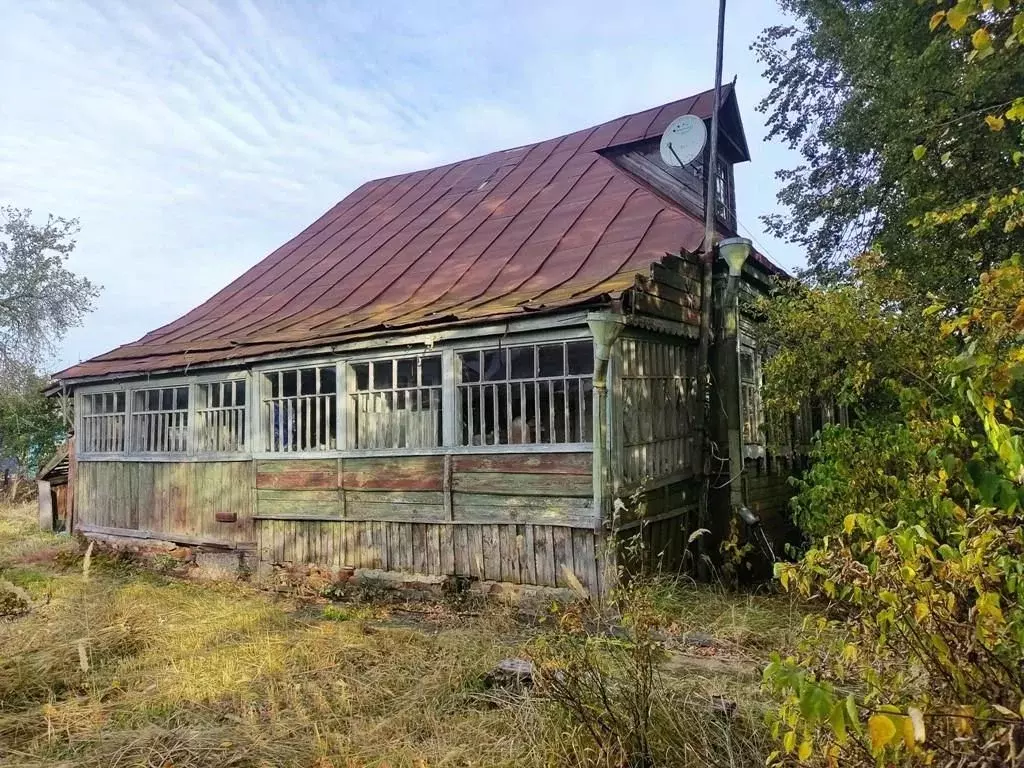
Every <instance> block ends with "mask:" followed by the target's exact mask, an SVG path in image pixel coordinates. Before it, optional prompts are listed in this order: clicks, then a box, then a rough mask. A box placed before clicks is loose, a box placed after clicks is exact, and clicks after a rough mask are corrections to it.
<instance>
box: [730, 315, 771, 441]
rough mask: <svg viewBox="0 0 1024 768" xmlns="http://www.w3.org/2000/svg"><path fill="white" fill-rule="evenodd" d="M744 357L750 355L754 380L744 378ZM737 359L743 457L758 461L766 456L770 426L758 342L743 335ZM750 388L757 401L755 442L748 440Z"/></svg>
mask: <svg viewBox="0 0 1024 768" xmlns="http://www.w3.org/2000/svg"><path fill="white" fill-rule="evenodd" d="M744 355H750V360H751V366H752V368H753V377H752V378H746V377H744V376H743V357H744ZM737 358H738V359H737V361H736V376H737V385H738V387H737V388H738V390H739V392H738V394H739V399H740V403H739V406H740V439H741V440H742V442H743V456H744V458H747V459H751V458H754V459H758V458H761V457H763V456H764V455H765V451H766V449H767V443H768V435H767V429H768V425H767V423H766V421H765V412H764V401H763V399H762V398H763V392H764V386H763V384H764V382H763V379H762V372H761V366H762V362H763V361H762V355H761V350H760V348H759V347H758V344H757V341H756V340H755V339H754V338H752V337H750V336H747V335H745V334H741V335H740V339H739V349H738V351H737ZM750 387H753V389H754V397H755V401H756V412H755V414H754V421H755V423H754V429H755V431H756V435H754V438H755V439H753V440H750V439H748V438H747V406H746V401H747V398H746V394H745V393H746V391H747V390H748V389H749V388H750Z"/></svg>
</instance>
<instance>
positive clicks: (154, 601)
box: [0, 509, 763, 768]
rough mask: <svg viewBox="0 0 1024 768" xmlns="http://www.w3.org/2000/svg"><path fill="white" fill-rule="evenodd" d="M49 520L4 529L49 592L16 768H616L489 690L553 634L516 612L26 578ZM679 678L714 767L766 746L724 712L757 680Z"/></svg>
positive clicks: (547, 717)
mask: <svg viewBox="0 0 1024 768" xmlns="http://www.w3.org/2000/svg"><path fill="white" fill-rule="evenodd" d="M31 511H32V510H31V509H25V510H21V511H20V513H19V514H20V515H21V517H22V521H21V522H20V523H18V522H12V521H11V520H10V518H9V517H8V518H4V517H3V516H4V515H9V514H10V513H9V512H3V513H0V519H5V525H4V527H3V528H0V568H4V567H6V568H7V570H8V571H9V572H16V573H17V574H19V575H18V577H17V578H19V579H21V580H22V581H23V582H24V583H26V584H27V585H28V588H30V589H31V590H33V592H34V594H33V603H32V607H31V610H30V611H29V612H28V613H27V614H26V615H24V616H21V617H18V618H15V619H10V620H6V621H0V766H5V767H6V766H19V767H20V766H25V767H26V768H34V767H36V766H39V767H41V766H68V768H70V767H71V766H96V767H97V768H99V767H100V766H102V768H126V767H127V766H150V765H152V766H161V767H162V766H168V765H170V766H174V767H175V768H190V767H191V766H197V767H198V766H242V767H247V766H252V767H253V768H269V767H270V766H275V767H276V766H296V767H298V766H304V767H315V768H359V767H361V766H390V767H391V768H399V767H400V766H405V767H408V768H414V767H417V768H420V767H422V766H513V765H514V766H538V767H539V766H553V765H565V764H577V765H602V763H601V762H600V757H599V755H597V754H596V753H595V752H593V751H592V750H590V749H589V744H590V741H589V737H588V735H587V734H586V733H584V732H583V731H581V729H580V726H579V724H578V723H576V722H574V721H573V720H572V719H571V718H567V717H566V716H565V714H564V712H563V711H562V710H561V709H560V708H559V707H558V706H557V705H556V704H555V703H554V702H553V701H552V700H551V699H549V698H548V697H547V696H546V695H545V694H544V692H543V691H539V692H538V691H531V690H526V691H502V690H497V691H495V690H489V689H487V687H486V685H484V684H483V682H482V680H483V678H484V676H485V675H486V673H487V672H489V671H490V670H491V669H492V668H493V667H494V665H495V664H496V663H497V662H498V661H499V660H500V659H502V658H505V657H509V656H523V655H525V654H527V653H528V652H529V648H530V646H531V644H532V643H534V642H535V641H536V640H537V638H538V637H541V636H543V635H544V634H545V633H549V632H551V631H552V629H551V628H549V627H548V626H547V625H541V626H540V627H538V626H536V625H535V624H530V623H521V622H517V620H516V618H515V615H514V613H513V612H512V611H510V610H509V609H507V608H502V607H500V606H479V605H474V606H473V610H472V611H462V612H460V611H459V610H457V609H455V608H453V607H452V606H451V605H448V604H445V603H444V602H442V603H439V604H437V605H432V604H418V605H400V604H398V603H396V602H395V601H394V600H393V599H389V600H388V601H385V602H382V603H374V602H372V601H371V600H369V599H360V600H358V601H355V602H349V603H340V604H326V605H325V604H323V603H322V602H321V603H314V604H310V602H309V601H308V600H299V599H297V598H293V597H289V596H281V595H278V594H270V593H265V592H259V591H256V590H254V589H252V588H249V587H247V586H243V585H235V584H227V583H218V584H197V583H191V582H188V581H182V580H176V579H172V578H168V577H166V576H162V575H159V574H156V573H153V572H151V571H147V570H140V569H139V568H138V567H136V566H134V565H132V564H131V563H127V562H121V561H120V560H116V561H109V562H108V560H106V559H104V558H101V557H93V558H91V562H90V567H89V574H88V577H87V578H86V577H85V576H84V575H83V572H82V562H81V558H80V557H79V558H77V565H76V566H75V567H62V566H60V565H58V564H54V563H53V562H52V560H51V564H50V565H47V564H45V563H43V562H34V561H33V564H32V565H31V566H27V565H14V566H12V565H11V559H10V558H11V555H12V553H15V556H16V557H18V558H22V557H24V556H25V555H26V554H31V552H32V551H33V550H32V546H30V545H29V544H26V543H24V542H21V543H19V542H15V541H12V540H11V537H12V536H14V537H19V536H24V537H25V538H26V539H27V540H28V541H30V542H34V545H33V546H35V547H36V548H37V550H38V549H40V548H52V547H53V546H54V539H56V538H57V537H52V536H47V535H46V534H38V535H37V533H36V532H33V531H32V530H31V529H32V527H33V525H34V520H32V519H31V518H29V513H30V512H31ZM58 544H59V546H60V547H61V550H60V551H66V550H65V549H63V548H64V547H66V546H67V545H66V544H64V543H63V542H58ZM30 559H31V558H30ZM61 560H62V561H64V562H65V563H66V564H73V563H75V562H76V558H75V557H72V556H70V555H65V556H62V558H61ZM40 590H43V591H42V592H41V591H40ZM44 593H45V594H44ZM364 597H365V596H364ZM392 597H393V596H392ZM658 599H659V601H660V602H661V603H664V604H665V605H666V606H669V607H666V608H665V610H670V609H671V610H673V611H675V612H676V615H677V620H682V617H684V616H688V617H689V619H688V620H692V621H693V622H694V623H695V624H696V623H701V622H705V623H706V619H707V618H708V617H711V613H710V612H708V613H705V614H699V613H698V611H697V607H698V606H700V605H701V604H702V602H701V601H702V600H703V599H711V598H710V596H709V595H703V596H700V597H697V598H694V602H693V606H691V607H690V608H685V609H684V607H685V606H690V603H689V602H688V599H687V598H678V597H669V596H661V597H659V598H658ZM718 599H721V596H719V598H718ZM734 602H737V607H736V612H735V614H733V613H730V612H729V611H726V610H724V609H723V610H722V611H720V614H719V615H718V617H717V618H716V619H715V621H716V622H717V623H716V624H715V631H720V632H722V633H723V634H726V635H729V636H731V637H736V638H740V637H743V636H746V633H748V632H752V631H753V629H752V628H751V629H749V630H748V629H746V628H744V629H740V628H739V625H740V624H743V626H744V627H746V626H747V625H750V626H751V627H753V626H756V622H757V621H759V620H760V619H758V618H756V617H758V616H759V614H758V613H757V611H758V610H760V606H759V605H757V604H753V607H749V608H747V607H744V606H746V605H747V604H746V603H744V602H743V601H734ZM681 606H683V607H681ZM755 608H756V610H755ZM702 610H704V611H709V609H707V608H703V609H702ZM687 611H689V612H687ZM747 612H749V615H748V613H747ZM734 615H735V616H736V621H737V625H736V626H730V625H729V622H730V621H731V619H730V617H731V616H734ZM712 618H713V617H712ZM709 631H710V630H709ZM661 678H662V680H663V681H665V683H666V684H667V685H666V687H665V688H664V692H663V693H664V695H663V696H662V697H661V698H659V702H661V703H660V704H659V705H658V706H659V709H658V713H659V714H658V718H659V719H658V721H657V722H658V727H659V728H660V729H662V730H663V731H664V732H665V733H666V734H668V736H666V738H668V737H672V738H676V737H678V736H679V734H680V733H684V732H685V733H686V734H688V735H687V737H686V738H687V739H688V742H687V743H690V744H694V745H698V744H704V746H700V747H699V749H698V751H695V752H694V753H693V754H695V755H696V754H698V753H699V754H701V755H703V754H721V755H725V756H728V755H729V754H730V750H731V749H732V750H733V751H734V752H735V753H736V754H737V755H739V754H742V755H745V756H749V755H750V754H752V752H751V751H750V748H753V749H755V750H756V749H759V748H760V741H757V736H758V734H759V733H760V731H758V730H757V728H756V727H754V726H752V725H751V723H754V721H756V719H757V717H756V714H755V713H756V710H755V709H754V708H750V707H747V705H746V702H744V704H743V706H744V707H745V709H744V719H743V720H742V721H732V720H729V719H722V718H717V717H716V716H715V715H713V714H709V710H708V703H709V702H710V701H711V699H712V696H713V695H714V694H721V693H722V692H723V691H727V692H728V693H729V695H734V696H736V697H740V696H744V695H748V694H749V696H750V697H754V696H756V694H755V691H756V688H757V683H756V681H750V680H747V679H741V678H737V677H736V676H735V675H733V674H732V673H731V672H730V671H728V670H726V671H724V672H713V673H705V672H704V671H701V670H697V671H696V673H695V672H694V670H690V669H686V670H684V671H681V672H679V671H674V670H673V669H672V668H669V667H666V671H665V672H664V673H663V674H662V675H661ZM615 684H616V685H629V684H630V681H629V680H628V679H626V678H621V677H620V679H619V681H618V682H617V683H615ZM729 686H733V687H731V688H730V687H729ZM743 686H747V690H746V692H744V689H743ZM750 700H751V701H752V700H753V699H752V698H751V699H750ZM754 724H755V725H756V723H754ZM672 729H676V730H675V732H673V730H672ZM695 729H698V730H695ZM673 733H675V736H672V734H673ZM680 738H681V737H680ZM695 739H696V740H698V741H695ZM699 740H703V741H699ZM715 745H717V746H718V747H720V749H715V748H714V747H715ZM751 745H753V747H751ZM738 746H742V747H743V749H742V750H740V749H738ZM695 749H697V747H696V746H695ZM690 757H691V758H692V757H693V756H692V755H691V756H690ZM688 759H689V758H688ZM693 759H696V758H693ZM744 759H745V758H744ZM762 759H763V756H762ZM690 764H693V765H697V764H699V763H696V762H693V761H692V760H691V762H690ZM720 764H721V765H743V764H744V763H742V762H736V761H735V760H734V761H733V762H722V763H720Z"/></svg>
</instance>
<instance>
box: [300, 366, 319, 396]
mask: <svg viewBox="0 0 1024 768" xmlns="http://www.w3.org/2000/svg"><path fill="white" fill-rule="evenodd" d="M316 371H317V369H316V368H303V369H302V370H301V371H299V392H298V394H300V395H315V394H316Z"/></svg>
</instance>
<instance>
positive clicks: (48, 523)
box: [36, 442, 71, 531]
mask: <svg viewBox="0 0 1024 768" xmlns="http://www.w3.org/2000/svg"><path fill="white" fill-rule="evenodd" d="M70 471H71V452H70V442H65V443H64V444H63V445H61V446H60V447H59V448H58V449H57V452H56V453H55V454H54V455H53V456H52V457H50V460H49V461H47V462H46V463H45V464H43V466H41V467H40V468H39V472H38V473H37V474H36V485H37V486H38V489H39V527H40V528H41V529H42V530H44V531H64V530H68V528H69V524H70V519H69V515H68V512H69V509H70V504H69V501H70V493H71V486H70V484H69V482H68V479H69V476H70Z"/></svg>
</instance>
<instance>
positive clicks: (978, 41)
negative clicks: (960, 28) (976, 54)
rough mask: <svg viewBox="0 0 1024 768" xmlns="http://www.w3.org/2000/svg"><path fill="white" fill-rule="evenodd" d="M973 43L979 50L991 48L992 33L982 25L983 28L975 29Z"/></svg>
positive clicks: (972, 36) (972, 37)
mask: <svg viewBox="0 0 1024 768" xmlns="http://www.w3.org/2000/svg"><path fill="white" fill-rule="evenodd" d="M971 45H973V46H974V48H975V49H976V50H979V51H983V50H985V49H986V48H991V47H992V35H990V34H989V33H988V30H987V29H985V28H984V27H982V28H981V29H979V30H977V31H975V33H974V34H973V35H971Z"/></svg>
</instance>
